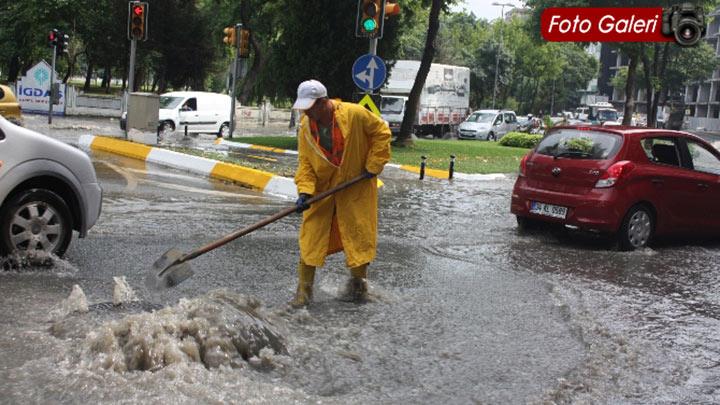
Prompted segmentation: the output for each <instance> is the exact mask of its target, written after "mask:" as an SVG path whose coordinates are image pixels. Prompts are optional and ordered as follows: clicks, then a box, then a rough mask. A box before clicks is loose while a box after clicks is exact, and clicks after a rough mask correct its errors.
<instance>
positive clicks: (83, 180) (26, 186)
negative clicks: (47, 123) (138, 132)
mask: <svg viewBox="0 0 720 405" xmlns="http://www.w3.org/2000/svg"><path fill="white" fill-rule="evenodd" d="M101 204H102V189H101V188H100V185H99V184H98V182H97V177H96V176H95V169H94V168H93V165H92V162H91V161H90V158H89V157H88V155H87V154H85V153H84V152H82V151H80V150H78V149H76V148H73V147H72V146H70V145H67V144H64V143H62V142H60V141H58V140H55V139H52V138H50V137H47V136H45V135H41V134H39V133H37V132H33V131H31V130H29V129H26V128H22V127H18V126H16V125H14V124H12V123H10V122H9V121H7V120H6V119H4V118H3V117H1V116H0V255H8V254H10V253H14V252H19V253H32V252H37V251H42V252H46V253H52V254H55V255H57V256H62V255H63V254H64V253H65V250H66V249H67V248H68V245H69V244H70V240H71V239H72V231H73V230H76V231H78V233H79V235H80V237H81V238H83V237H85V235H86V234H87V231H88V230H89V229H90V228H91V227H92V226H93V225H95V221H97V219H98V217H99V216H100V207H101Z"/></svg>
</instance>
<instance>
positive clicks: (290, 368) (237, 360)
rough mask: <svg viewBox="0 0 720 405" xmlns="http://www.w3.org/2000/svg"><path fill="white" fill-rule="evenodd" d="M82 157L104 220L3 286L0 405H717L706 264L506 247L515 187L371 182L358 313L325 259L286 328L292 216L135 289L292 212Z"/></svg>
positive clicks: (173, 175)
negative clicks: (175, 255) (376, 198)
mask: <svg viewBox="0 0 720 405" xmlns="http://www.w3.org/2000/svg"><path fill="white" fill-rule="evenodd" d="M63 131H65V130H63ZM77 132H78V130H77V129H72V128H71V129H70V130H67V132H63V134H66V135H62V136H66V137H67V138H71V135H72V134H76V133H77ZM64 140H65V139H64ZM92 157H93V161H94V164H95V169H96V171H97V174H98V177H99V181H100V183H101V185H102V186H103V189H104V205H103V211H102V215H101V217H100V219H99V222H98V223H97V225H96V226H95V227H94V228H93V229H92V230H91V232H90V233H89V234H88V237H87V238H86V239H74V240H73V242H72V244H71V246H70V249H69V250H68V253H67V255H66V258H65V260H63V261H57V262H56V263H55V265H54V266H53V267H51V268H24V269H22V270H19V271H5V272H2V273H0V302H1V305H2V307H3V308H4V311H2V313H1V314H0V324H1V325H2V327H3V333H2V334H0V356H1V358H2V359H3V361H2V362H0V398H2V400H0V402H6V403H40V402H43V403H48V402H49V403H79V402H88V403H138V402H140V403H147V402H162V403H188V404H190V403H245V402H253V403H273V404H275V403H343V404H345V403H353V404H355V403H357V404H361V403H428V404H431V403H432V404H434V403H497V404H505V403H546V402H557V403H637V404H646V403H717V402H719V401H720V337H718V335H717V331H718V328H719V327H720V324H719V323H720V321H719V320H718V319H720V273H718V270H717V267H718V264H719V263H720V243H712V242H707V241H704V242H702V241H701V242H692V243H689V242H688V243H685V242H684V241H677V240H676V241H670V242H665V243H663V244H661V245H659V246H658V247H656V248H655V249H647V250H644V251H638V252H632V253H620V252H616V251H611V250H608V243H607V242H606V241H603V240H596V239H594V238H591V237H586V236H583V235H573V234H570V235H564V236H563V235H559V236H556V235H552V234H550V233H549V232H536V233H532V234H529V235H523V234H519V233H518V232H517V229H516V225H515V219H514V218H513V217H512V215H510V214H509V206H510V192H511V189H512V185H513V182H514V177H513V176H512V175H509V176H508V178H506V179H501V180H493V181H469V180H456V181H454V182H452V183H450V182H447V181H440V180H425V181H419V180H417V179H416V178H415V175H413V174H410V173H407V172H402V171H399V170H396V169H391V168H388V169H386V171H385V172H384V173H383V175H382V176H381V178H382V180H383V181H384V182H385V186H384V187H383V189H382V190H381V191H380V216H379V238H378V255H377V260H376V261H375V262H373V263H372V264H371V266H370V288H371V291H370V292H371V296H372V302H370V303H368V304H365V305H355V304H348V303H344V302H341V301H339V300H337V299H336V297H337V296H338V295H339V294H338V291H339V290H340V289H341V288H342V287H343V286H344V283H345V280H346V278H347V277H348V274H347V270H346V268H345V266H344V256H342V255H341V254H340V255H335V256H331V257H330V258H329V260H328V263H327V264H326V266H325V267H324V268H322V269H321V270H319V271H318V275H317V278H316V293H315V303H314V304H313V305H312V306H310V307H309V308H308V309H307V310H291V309H289V308H288V307H287V305H286V302H287V301H288V300H289V299H290V298H291V296H292V294H293V292H294V289H295V286H296V284H295V283H296V278H295V268H296V265H297V262H298V260H299V253H298V248H297V233H298V229H299V225H300V217H299V216H295V215H293V216H290V217H287V218H285V219H283V220H280V221H278V222H276V223H273V224H271V225H269V226H267V227H265V228H263V229H261V230H259V231H257V232H254V233H252V234H250V235H247V236H245V237H242V238H240V239H238V240H236V241H234V242H232V243H230V244H229V245H227V246H225V247H222V248H219V249H217V250H215V251H213V252H210V253H208V254H207V255H204V256H201V257H199V258H198V259H196V260H194V261H193V262H192V267H193V269H194V270H195V272H196V274H195V275H194V276H193V277H191V278H190V279H188V280H186V281H185V282H183V283H182V284H181V285H179V286H177V287H174V288H172V289H169V290H164V291H160V292H154V291H150V290H148V289H147V288H146V287H145V282H144V280H145V276H146V274H147V273H148V272H149V271H150V268H151V266H152V263H153V262H154V261H155V260H156V259H157V258H159V257H160V255H162V254H163V253H164V252H165V251H167V250H168V249H170V248H173V247H175V248H178V249H180V250H181V251H184V252H188V251H190V250H192V249H194V248H196V247H198V246H200V245H203V244H205V243H208V242H210V241H212V240H214V239H217V238H219V237H221V236H224V235H225V234H227V233H230V232H232V231H234V230H235V229H238V228H240V227H244V226H247V225H249V224H251V223H254V222H256V221H259V220H261V219H263V218H265V217H266V216H269V215H272V214H274V213H276V212H277V211H279V210H281V209H283V208H284V207H286V206H287V205H288V204H292V203H293V201H283V200H280V199H277V198H271V197H268V196H265V195H262V194H259V193H256V192H254V191H251V190H247V189H243V188H241V187H238V186H235V185H231V184H225V183H221V182H216V181H210V180H207V179H203V178H198V177H194V176H191V175H188V174H187V173H183V172H179V171H174V170H168V169H163V168H160V167H157V166H151V165H145V164H144V163H140V162H137V161H133V160H129V159H126V158H121V157H117V156H113V155H109V154H103V153H94V154H93V156H92ZM458 170H462V169H461V168H458ZM122 277H125V278H124V279H122ZM114 278H117V279H114ZM124 283H127V284H124ZM74 286H77V287H76V288H75V287H74ZM71 293H72V294H71ZM114 303H118V304H119V305H114Z"/></svg>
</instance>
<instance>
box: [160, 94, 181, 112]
mask: <svg viewBox="0 0 720 405" xmlns="http://www.w3.org/2000/svg"><path fill="white" fill-rule="evenodd" d="M181 101H183V98H182V97H168V96H161V97H160V108H162V109H166V110H172V109H173V108H175V107H177V106H178V105H180V102H181Z"/></svg>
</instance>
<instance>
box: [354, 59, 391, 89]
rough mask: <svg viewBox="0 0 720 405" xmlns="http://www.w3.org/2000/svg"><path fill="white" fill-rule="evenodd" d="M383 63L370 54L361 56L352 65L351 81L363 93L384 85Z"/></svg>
mask: <svg viewBox="0 0 720 405" xmlns="http://www.w3.org/2000/svg"><path fill="white" fill-rule="evenodd" d="M386 75H387V69H386V68H385V62H383V60H382V59H380V58H379V57H378V56H375V55H372V54H366V55H363V56H361V57H359V58H357V60H355V63H354V64H353V69H352V79H353V81H354V82H355V85H356V86H358V87H359V88H360V89H362V90H364V91H370V90H375V89H377V88H378V87H380V86H382V85H383V83H385V77H386Z"/></svg>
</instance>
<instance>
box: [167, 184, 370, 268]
mask: <svg viewBox="0 0 720 405" xmlns="http://www.w3.org/2000/svg"><path fill="white" fill-rule="evenodd" d="M367 178H368V177H365V176H364V175H360V176H358V177H355V178H354V179H352V180H348V181H346V182H345V183H341V184H338V185H337V186H335V187H333V188H331V189H329V190H326V191H323V192H322V193H320V194H318V195H316V196H313V197H311V198H310V199H308V200H307V201H306V203H307V204H308V205H312V204H314V203H316V202H318V201H320V200H322V199H323V198H325V197H327V196H329V195H332V194H335V193H337V192H338V191H340V190H344V189H346V188H348V187H350V186H352V185H353V184H355V183H357V182H360V181H362V180H365V179H367ZM296 211H297V207H295V206H292V207H288V208H285V209H284V210H282V211H280V212H278V213H277V214H275V215H273V216H270V217H267V218H265V219H263V220H262V221H259V222H257V223H255V224H252V225H250V226H248V227H246V228H243V229H239V230H237V231H235V232H233V233H231V234H229V235H227V236H225V237H224V238H222V239H218V240H216V241H214V242H210V243H208V244H207V245H205V246H203V247H201V248H198V249H196V250H194V251H192V252H190V253H188V254H186V255H185V256H183V257H182V258H181V259H180V260H178V261H177V262H176V263H175V264H179V263H183V262H186V261H188V260H192V259H194V258H196V257H198V256H200V255H202V254H205V253H207V252H209V251H211V250H213V249H217V248H219V247H220V246H223V245H225V244H226V243H228V242H232V241H234V240H235V239H237V238H239V237H241V236H243V235H247V234H249V233H250V232H252V231H255V230H257V229H260V228H262V227H264V226H265V225H268V224H271V223H273V222H275V221H277V220H279V219H280V218H284V217H286V216H288V215H290V214H292V213H293V212H296Z"/></svg>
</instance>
